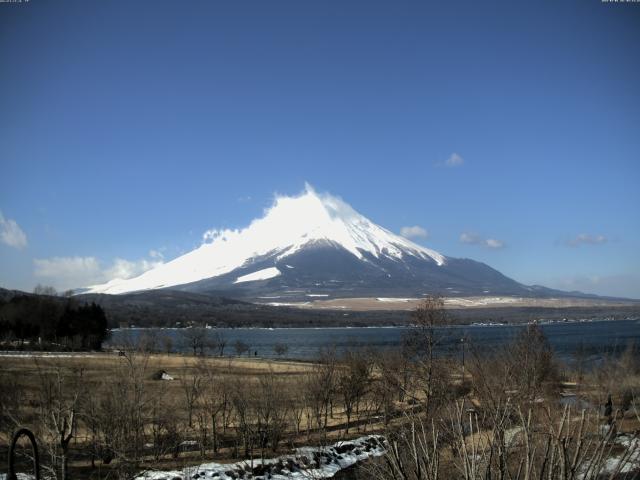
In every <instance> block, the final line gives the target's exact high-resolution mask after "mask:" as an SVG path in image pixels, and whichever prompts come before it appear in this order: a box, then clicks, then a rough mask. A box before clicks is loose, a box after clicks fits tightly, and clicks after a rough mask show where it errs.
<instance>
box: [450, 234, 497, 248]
mask: <svg viewBox="0 0 640 480" xmlns="http://www.w3.org/2000/svg"><path fill="white" fill-rule="evenodd" d="M460 242H461V243H464V244H467V245H477V246H480V247H485V248H489V249H493V250H498V249H501V248H504V247H505V246H506V245H505V243H504V242H503V241H502V240H498V239H497V238H484V237H482V236H480V235H478V234H477V233H471V232H463V233H462V234H461V235H460Z"/></svg>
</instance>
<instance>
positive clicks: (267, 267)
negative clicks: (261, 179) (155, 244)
mask: <svg viewBox="0 0 640 480" xmlns="http://www.w3.org/2000/svg"><path fill="white" fill-rule="evenodd" d="M158 289H171V290H181V291H186V292H193V293H211V294H218V295H226V296H231V297H237V298H246V299H251V300H257V301H262V302H265V301H272V302H274V303H275V302H280V301H281V299H286V300H287V301H289V300H300V299H306V300H308V299H309V297H318V298H349V297H376V296H383V297H398V296H404V297H420V296H422V295H425V294H441V295H445V296H470V295H518V296H527V297H535V296H544V295H548V294H550V293H551V292H553V293H554V294H557V293H559V292H557V291H553V290H550V289H546V288H544V287H537V286H534V287H529V286H525V285H522V284H520V283H518V282H516V281H515V280H512V279H510V278H508V277H506V276H504V275H503V274H501V273H500V272H498V271H497V270H494V269H493V268H491V267H489V266H488V265H486V264H484V263H480V262H477V261H474V260H470V259H459V258H452V257H446V256H444V255H442V254H440V253H438V252H436V251H434V250H431V249H428V248H425V247H423V246H420V245H417V244H416V243H414V242H411V241H410V240H408V239H406V238H404V237H401V236H398V235H395V234H394V233H392V232H390V231H389V230H387V229H385V228H383V227H381V226H379V225H376V224H375V223H373V222H372V221H370V220H369V219H367V218H366V217H364V216H363V215H361V214H360V213H358V212H357V211H355V210H354V209H353V208H352V207H351V206H350V205H348V204H347V203H345V202H344V201H343V200H341V199H340V198H338V197H335V196H332V195H329V194H326V193H318V192H316V191H315V190H314V189H313V188H312V187H310V186H309V185H307V186H306V189H305V191H304V192H303V193H302V194H301V195H299V196H296V197H279V198H277V199H276V200H275V202H274V204H273V206H272V207H271V208H269V209H268V210H266V212H265V214H264V216H263V217H262V218H260V219H256V220H254V221H253V222H251V224H250V225H249V226H248V227H246V228H244V229H241V230H224V231H209V232H207V233H206V234H205V242H204V243H203V244H202V245H201V246H200V247H198V248H196V249H195V250H193V251H191V252H189V253H187V254H185V255H182V256H180V257H177V258H175V259H174V260H172V261H170V262H167V263H164V264H162V265H159V266H157V267H155V268H153V269H151V270H148V271H147V272H145V273H143V274H142V275H140V276H138V277H135V278H130V279H115V280H112V281H110V282H108V283H106V284H102V285H95V286H91V287H88V288H86V289H83V291H82V293H105V294H123V293H129V292H141V291H149V290H158Z"/></svg>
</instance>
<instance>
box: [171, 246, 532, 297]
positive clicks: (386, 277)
mask: <svg viewBox="0 0 640 480" xmlns="http://www.w3.org/2000/svg"><path fill="white" fill-rule="evenodd" d="M274 267H275V268H277V270H278V271H279V272H280V274H279V275H277V276H274V277H271V278H265V279H262V280H254V281H243V282H237V279H238V278H243V277H245V276H247V275H250V274H252V273H253V272H260V271H265V270H267V269H269V268H274ZM177 288H178V289H180V290H184V291H193V292H201V293H208V292H224V293H225V294H226V295H232V296H234V297H237V298H251V299H254V300H258V301H260V300H267V299H287V300H289V301H300V300H303V299H308V298H314V297H327V298H344V297H375V296H388V297H389V296H390V297H393V296H400V297H419V296H422V295H424V294H425V293H431V294H440V295H449V296H468V295H493V294H500V295H521V296H522V295H524V296H536V295H538V294H539V293H538V292H536V291H534V290H532V289H530V288H528V287H525V286H523V285H521V284H519V283H518V282H516V281H514V280H512V279H510V278H508V277H506V276H504V275H502V274H501V273H500V272H498V271H497V270H494V269H493V268H491V267H489V266H487V265H485V264H483V263H480V262H476V261H474V260H469V259H454V258H447V263H446V264H445V265H442V266H440V265H438V264H436V263H435V262H433V261H432V260H431V259H424V258H418V257H414V256H407V257H405V258H401V259H398V258H393V257H387V256H380V257H378V258H376V257H375V256H373V255H371V254H366V253H364V254H363V259H359V258H357V257H355V256H353V255H352V254H351V253H350V252H348V251H346V250H345V249H344V248H342V247H341V246H340V245H338V244H336V243H333V242H327V241H318V242H315V243H314V244H312V245H308V246H307V247H306V248H305V249H302V250H300V251H298V252H296V253H294V254H292V255H289V256H287V257H286V258H284V259H281V260H278V258H277V257H276V256H275V255H274V256H268V257H263V258H260V259H256V260H254V261H253V262H251V263H249V264H248V265H243V266H242V267H240V268H237V269H234V270H232V271H231V272H229V273H227V274H225V275H220V276H218V277H214V278H211V279H206V280H201V281H199V282H194V283H190V284H186V285H181V286H178V287H177Z"/></svg>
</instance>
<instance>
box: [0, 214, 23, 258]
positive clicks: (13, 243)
mask: <svg viewBox="0 0 640 480" xmlns="http://www.w3.org/2000/svg"><path fill="white" fill-rule="evenodd" d="M0 241H1V242H2V243H4V244H5V245H8V246H10V247H13V248H17V249H18V250H22V249H23V248H26V246H27V235H26V234H25V233H24V232H23V231H22V229H21V228H20V226H19V225H18V223H17V222H16V221H15V220H13V219H11V218H5V217H4V215H3V214H2V212H0Z"/></svg>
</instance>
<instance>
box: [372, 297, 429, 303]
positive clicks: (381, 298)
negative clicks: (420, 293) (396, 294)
mask: <svg viewBox="0 0 640 480" xmlns="http://www.w3.org/2000/svg"><path fill="white" fill-rule="evenodd" d="M376 300H377V301H378V302H404V303H406V302H415V301H417V300H420V299H419V298H385V297H379V298H376Z"/></svg>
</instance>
